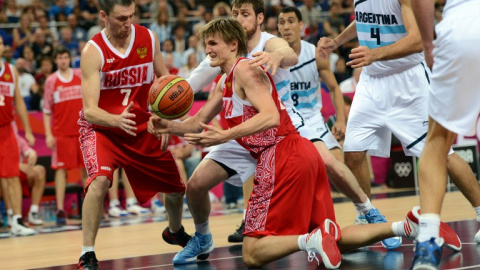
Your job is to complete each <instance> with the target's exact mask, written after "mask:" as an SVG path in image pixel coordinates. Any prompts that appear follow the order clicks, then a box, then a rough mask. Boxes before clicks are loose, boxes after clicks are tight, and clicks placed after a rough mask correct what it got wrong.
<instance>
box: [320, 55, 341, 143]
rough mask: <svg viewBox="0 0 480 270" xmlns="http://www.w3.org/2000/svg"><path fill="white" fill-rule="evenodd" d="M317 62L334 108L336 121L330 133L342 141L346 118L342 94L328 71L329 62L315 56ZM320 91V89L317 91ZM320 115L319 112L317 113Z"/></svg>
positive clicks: (331, 73)
mask: <svg viewBox="0 0 480 270" xmlns="http://www.w3.org/2000/svg"><path fill="white" fill-rule="evenodd" d="M316 60H317V69H318V74H319V75H320V79H321V80H322V81H323V82H325V84H326V85H327V87H328V89H329V90H330V98H331V100H332V104H333V106H334V107H335V113H336V118H337V121H335V124H334V125H333V127H332V133H333V135H335V138H336V139H343V138H344V137H345V131H346V129H347V128H346V118H345V111H344V108H343V107H344V106H345V104H344V101H343V94H342V91H341V90H340V86H339V85H338V83H337V80H336V79H335V75H333V72H332V70H331V69H330V61H329V60H328V59H321V57H320V56H319V55H318V51H317V55H316ZM318 91H321V89H318ZM318 113H320V112H318Z"/></svg>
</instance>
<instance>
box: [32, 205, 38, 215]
mask: <svg viewBox="0 0 480 270" xmlns="http://www.w3.org/2000/svg"><path fill="white" fill-rule="evenodd" d="M30 212H31V213H32V212H33V213H38V204H32V205H30Z"/></svg>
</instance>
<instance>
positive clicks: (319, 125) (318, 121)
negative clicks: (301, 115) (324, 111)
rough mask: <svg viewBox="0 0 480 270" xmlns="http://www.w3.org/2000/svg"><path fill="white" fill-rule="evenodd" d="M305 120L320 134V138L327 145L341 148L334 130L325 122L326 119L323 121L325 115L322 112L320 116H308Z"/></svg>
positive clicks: (330, 147)
mask: <svg viewBox="0 0 480 270" xmlns="http://www.w3.org/2000/svg"><path fill="white" fill-rule="evenodd" d="M305 120H306V123H307V125H308V126H309V127H311V128H312V129H313V130H314V131H315V133H316V134H317V135H318V136H319V137H318V139H320V140H322V141H323V142H324V143H325V144H326V145H327V148H328V149H333V148H340V149H341V146H340V144H339V143H338V142H337V140H336V139H335V137H334V136H333V134H332V132H331V131H330V129H329V128H328V126H327V124H326V123H325V121H323V117H322V116H321V115H320V114H319V115H318V116H313V117H310V118H306V119H305Z"/></svg>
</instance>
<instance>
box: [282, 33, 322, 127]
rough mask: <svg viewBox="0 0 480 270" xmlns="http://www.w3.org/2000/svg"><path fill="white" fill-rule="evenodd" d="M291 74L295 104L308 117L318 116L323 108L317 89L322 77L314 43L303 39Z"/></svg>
mask: <svg viewBox="0 0 480 270" xmlns="http://www.w3.org/2000/svg"><path fill="white" fill-rule="evenodd" d="M290 74H291V79H290V91H291V96H292V101H293V105H294V106H295V108H296V109H297V110H298V111H300V112H301V113H302V115H303V116H304V117H306V118H310V117H313V116H318V115H319V114H320V110H321V109H322V97H321V96H320V95H319V93H318V91H317V90H318V89H319V85H320V79H319V74H318V69H317V61H316V59H315V46H314V45H313V44H311V43H309V42H306V41H304V40H302V41H301V48H300V55H299V56H298V64H297V65H296V66H294V67H291V68H290Z"/></svg>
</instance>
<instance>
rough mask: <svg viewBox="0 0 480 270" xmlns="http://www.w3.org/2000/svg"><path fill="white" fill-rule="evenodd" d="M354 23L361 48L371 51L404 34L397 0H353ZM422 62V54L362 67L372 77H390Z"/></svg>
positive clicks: (393, 41) (391, 42)
mask: <svg viewBox="0 0 480 270" xmlns="http://www.w3.org/2000/svg"><path fill="white" fill-rule="evenodd" d="M355 22H356V27H357V35H358V41H359V42H360V46H367V47H368V48H370V49H374V48H378V47H383V46H387V45H390V44H393V43H395V42H396V41H398V40H400V39H401V38H403V37H405V36H406V35H407V30H406V29H405V25H404V23H403V19H402V11H401V6H400V3H399V2H398V0H356V1H355ZM423 59H424V56H423V52H422V53H414V54H411V55H409V56H406V57H402V58H399V59H393V60H384V61H376V62H374V63H372V64H371V65H369V66H366V67H364V68H363V72H364V73H365V74H368V75H371V76H375V75H390V74H394V73H398V72H401V71H404V70H407V69H409V68H412V67H414V66H416V65H418V64H419V63H421V62H422V61H423Z"/></svg>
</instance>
